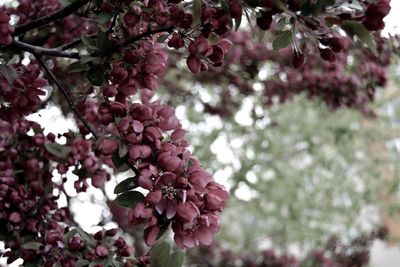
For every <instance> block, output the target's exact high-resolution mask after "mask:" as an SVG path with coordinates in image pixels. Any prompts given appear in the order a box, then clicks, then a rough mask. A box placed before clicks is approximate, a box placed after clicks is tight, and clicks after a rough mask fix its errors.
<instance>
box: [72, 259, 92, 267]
mask: <svg viewBox="0 0 400 267" xmlns="http://www.w3.org/2000/svg"><path fill="white" fill-rule="evenodd" d="M89 264H90V262H89V261H88V260H78V261H77V262H75V267H83V266H87V265H89Z"/></svg>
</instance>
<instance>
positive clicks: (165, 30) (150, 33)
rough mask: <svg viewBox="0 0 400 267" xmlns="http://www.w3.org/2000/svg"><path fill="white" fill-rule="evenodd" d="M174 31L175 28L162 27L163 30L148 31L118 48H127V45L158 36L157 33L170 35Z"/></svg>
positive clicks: (126, 41)
mask: <svg viewBox="0 0 400 267" xmlns="http://www.w3.org/2000/svg"><path fill="white" fill-rule="evenodd" d="M173 30H174V26H168V27H161V28H158V29H155V30H148V31H146V32H144V33H141V34H138V35H136V36H134V37H132V38H128V39H127V40H125V42H123V43H121V44H119V45H118V46H117V48H121V47H125V46H127V45H130V44H132V43H134V42H136V41H139V40H140V39H143V38H145V37H147V36H150V35H152V34H156V33H160V32H169V33H171V32H172V31H173Z"/></svg>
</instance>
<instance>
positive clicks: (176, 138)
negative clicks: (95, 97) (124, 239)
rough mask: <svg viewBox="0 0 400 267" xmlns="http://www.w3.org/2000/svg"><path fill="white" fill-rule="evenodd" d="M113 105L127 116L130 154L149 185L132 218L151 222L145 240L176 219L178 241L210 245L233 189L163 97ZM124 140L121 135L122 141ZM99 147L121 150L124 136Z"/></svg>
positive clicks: (121, 127) (124, 127) (124, 132)
mask: <svg viewBox="0 0 400 267" xmlns="http://www.w3.org/2000/svg"><path fill="white" fill-rule="evenodd" d="M115 103H116V102H110V103H109V105H110V110H111V111H112V112H115V113H114V115H115V116H119V117H121V119H120V121H119V123H118V124H117V128H118V132H119V133H120V135H121V136H120V138H121V139H122V140H123V142H125V143H126V144H127V146H128V149H127V150H126V152H125V153H126V155H124V154H120V156H122V157H124V156H126V157H127V160H128V161H129V162H130V163H132V164H134V165H135V166H137V169H138V172H139V174H138V177H137V180H138V181H137V184H138V186H139V187H141V188H143V189H146V190H148V194H147V196H146V198H145V199H144V201H142V202H139V203H138V204H136V205H135V207H133V208H132V209H131V212H130V214H129V220H130V221H131V222H132V223H133V224H142V223H144V224H145V228H144V233H145V241H146V243H147V244H148V245H152V244H154V242H155V241H156V240H157V237H158V235H159V233H160V228H162V227H166V226H168V225H169V224H170V223H171V222H172V229H173V231H174V233H175V242H176V244H177V245H178V246H179V247H180V248H190V247H193V246H195V245H199V244H204V245H209V244H210V243H211V242H212V235H213V234H215V233H216V232H217V231H218V229H219V223H220V222H219V220H220V218H219V214H220V212H221V210H222V208H223V207H224V206H225V202H226V200H227V198H228V195H229V194H228V192H227V191H226V190H225V189H224V187H223V186H222V185H220V184H218V183H216V182H214V181H213V180H212V177H211V175H210V174H209V173H207V172H206V171H205V170H204V169H203V168H202V167H201V165H200V163H199V162H198V161H197V160H196V159H195V158H193V157H192V155H191V153H190V152H189V150H187V147H188V145H189V143H188V142H187V140H186V139H185V138H184V136H185V133H186V132H185V131H184V130H183V129H182V128H181V124H180V123H179V121H178V119H177V117H176V116H175V114H174V111H173V109H172V108H171V107H169V106H166V105H161V104H160V103H159V102H149V103H146V104H140V103H134V104H132V105H130V107H129V110H128V109H127V107H126V106H125V105H124V104H122V103H119V104H118V107H119V109H118V110H117V111H115V109H114V111H113V109H112V108H111V106H112V105H113V104H114V105H116V104H115ZM120 142H121V141H120ZM99 150H100V152H101V153H102V154H103V155H104V156H108V155H112V154H114V153H116V152H118V150H119V142H117V141H115V140H113V139H107V138H106V139H103V140H102V141H100V143H99Z"/></svg>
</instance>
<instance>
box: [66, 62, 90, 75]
mask: <svg viewBox="0 0 400 267" xmlns="http://www.w3.org/2000/svg"><path fill="white" fill-rule="evenodd" d="M88 68H89V67H88V66H87V65H86V64H82V62H80V61H76V62H74V63H72V64H71V65H69V67H68V72H69V73H80V72H83V71H87V70H88Z"/></svg>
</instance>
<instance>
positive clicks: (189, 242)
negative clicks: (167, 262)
mask: <svg viewBox="0 0 400 267" xmlns="http://www.w3.org/2000/svg"><path fill="white" fill-rule="evenodd" d="M183 245H184V246H185V247H186V248H192V247H194V246H195V245H196V241H195V240H194V238H193V237H192V236H191V235H186V236H183Z"/></svg>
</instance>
